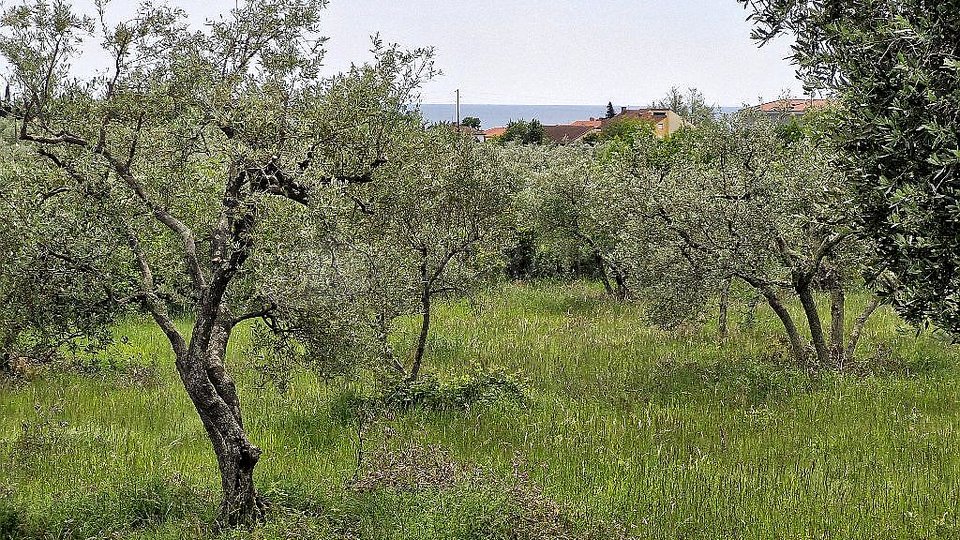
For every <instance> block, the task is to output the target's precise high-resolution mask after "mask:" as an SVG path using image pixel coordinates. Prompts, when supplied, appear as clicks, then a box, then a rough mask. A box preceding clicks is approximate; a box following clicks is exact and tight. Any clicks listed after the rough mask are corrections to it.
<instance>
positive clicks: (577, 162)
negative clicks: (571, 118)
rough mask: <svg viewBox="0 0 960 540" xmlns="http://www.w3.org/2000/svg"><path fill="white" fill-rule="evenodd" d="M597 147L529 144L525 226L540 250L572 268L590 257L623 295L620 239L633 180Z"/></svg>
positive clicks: (523, 203) (624, 274)
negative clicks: (601, 155)
mask: <svg viewBox="0 0 960 540" xmlns="http://www.w3.org/2000/svg"><path fill="white" fill-rule="evenodd" d="M597 153H598V150H595V149H593V148H591V147H589V146H577V145H572V146H570V145H567V146H557V147H549V148H532V149H529V150H527V152H526V155H525V156H524V157H523V163H525V164H526V169H525V174H526V182H525V186H524V191H523V192H522V193H521V195H520V203H519V204H520V207H521V208H522V211H521V212H520V213H519V215H520V216H521V217H522V220H523V221H522V223H521V229H522V230H529V231H531V232H532V233H533V235H534V237H535V238H536V242H537V249H538V252H539V253H544V254H552V255H553V256H554V257H555V258H556V259H557V260H559V261H561V263H562V264H563V265H564V266H566V267H568V268H573V267H576V266H578V265H581V264H583V262H584V261H586V262H587V264H589V265H590V267H591V268H593V269H596V271H597V272H598V273H599V277H600V278H601V279H602V281H603V282H604V284H605V286H606V287H607V289H608V292H610V293H611V294H616V295H618V296H619V297H620V298H624V297H626V295H627V290H626V279H627V268H626V265H625V261H624V259H623V253H622V252H621V251H620V250H619V245H620V240H621V234H620V233H621V230H622V228H621V226H622V224H623V219H624V218H625V213H628V212H630V209H629V208H628V206H627V205H629V202H628V200H629V198H628V196H627V191H628V190H629V188H630V185H629V182H625V181H624V180H625V179H626V178H625V177H623V176H619V175H618V174H616V172H615V171H611V170H610V169H609V168H607V167H604V166H603V165H602V164H601V163H600V161H599V159H598V158H597Z"/></svg>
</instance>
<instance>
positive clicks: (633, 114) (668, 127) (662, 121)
mask: <svg viewBox="0 0 960 540" xmlns="http://www.w3.org/2000/svg"><path fill="white" fill-rule="evenodd" d="M628 118H629V119H636V120H644V121H647V122H650V123H651V124H652V125H653V133H654V135H656V136H657V137H659V138H661V139H662V138H664V137H667V136H669V135H673V134H674V133H675V132H676V131H677V130H678V129H680V128H681V127H683V126H684V125H686V124H687V122H686V120H684V119H683V118H682V117H681V116H680V115H679V114H677V113H675V112H673V111H671V110H670V109H628V108H626V107H622V108H621V109H620V113H619V114H617V115H616V116H614V117H613V118H606V119H603V120H601V121H600V122H601V125H603V126H606V125H608V124H610V123H612V122H616V121H618V120H624V119H628Z"/></svg>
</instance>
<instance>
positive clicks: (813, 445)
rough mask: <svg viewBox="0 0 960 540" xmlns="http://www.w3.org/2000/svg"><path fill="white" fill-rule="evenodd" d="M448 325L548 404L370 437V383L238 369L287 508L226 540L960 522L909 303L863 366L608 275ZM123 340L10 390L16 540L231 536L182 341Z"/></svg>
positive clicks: (4, 522)
mask: <svg viewBox="0 0 960 540" xmlns="http://www.w3.org/2000/svg"><path fill="white" fill-rule="evenodd" d="M862 300H863V299H860V298H854V300H853V302H852V303H853V304H854V305H857V304H860V303H861V302H862ZM737 318H738V317H734V319H735V322H736V319H737ZM412 323H413V321H411V325H410V328H409V329H406V330H404V331H402V332H398V335H397V336H396V339H397V340H398V343H400V344H401V345H403V344H406V343H409V342H410V341H411V339H412V331H411V330H412V327H413V324H412ZM435 324H436V326H435V332H434V333H433V335H432V338H431V341H430V344H429V350H428V358H427V363H428V368H429V369H430V370H431V371H433V372H434V373H435V374H436V375H437V376H438V377H439V378H440V379H441V380H447V379H451V378H455V377H457V376H459V375H461V374H462V373H464V372H466V371H468V370H470V369H473V368H472V367H471V366H474V365H481V366H485V367H488V368H489V367H493V366H499V367H502V368H504V369H506V370H508V371H510V372H515V373H516V374H517V375H518V376H520V377H522V378H524V379H525V380H526V381H527V382H526V389H527V393H528V396H529V398H530V399H529V403H527V404H525V405H518V404H512V403H509V402H504V403H494V404H488V405H482V406H476V407H472V408H469V409H466V410H452V411H434V410H422V409H417V410H412V411H407V412H403V413H398V414H396V415H394V416H392V417H390V418H386V419H381V420H379V421H377V422H375V423H373V424H372V425H367V426H365V427H364V429H362V430H360V429H358V427H357V425H356V424H354V423H353V422H352V421H350V420H349V419H345V418H344V416H343V415H342V414H340V411H341V409H342V408H343V404H344V403H345V402H346V397H345V396H349V395H354V394H357V393H363V392H367V391H368V389H367V388H366V387H365V386H364V385H363V384H362V383H360V382H352V383H349V384H347V383H344V382H342V381H334V382H330V383H325V382H323V381H320V380H318V379H317V378H316V377H314V376H312V375H311V374H310V373H307V372H301V373H298V374H297V376H296V378H295V380H294V381H293V384H292V385H291V387H290V388H289V390H288V391H287V392H286V393H281V392H278V391H277V389H276V388H274V387H273V386H271V385H266V386H262V387H261V385H258V384H256V376H255V375H254V374H253V373H251V372H250V371H249V370H245V371H244V370H239V369H237V370H235V371H238V372H241V371H242V373H243V374H242V375H240V383H241V391H242V399H243V403H244V407H245V415H246V422H247V426H248V429H249V431H250V433H251V437H252V439H253V440H254V442H256V443H257V444H259V445H260V446H261V447H262V448H263V449H264V457H263V459H262V461H261V463H260V465H259V467H258V469H257V470H258V482H259V485H260V487H261V489H262V491H263V492H264V494H265V495H266V497H267V498H268V500H269V501H270V503H271V507H270V514H269V516H270V517H269V521H268V523H266V524H265V525H264V527H262V528H261V529H258V530H256V531H252V532H251V531H234V532H228V533H220V536H223V537H238V538H291V539H293V538H366V539H380V538H397V539H401V538H403V539H414V538H463V539H467V538H471V539H480V538H517V539H520V538H588V537H593V538H608V537H609V538H620V537H630V538H717V539H720V538H757V539H761V538H763V539H767V538H811V539H812V538H831V539H832V538H838V539H839V538H843V539H846V538H944V539H947V538H957V537H960V504H958V502H960V485H958V480H960V403H958V399H960V388H958V386H960V362H958V358H957V349H956V348H955V347H953V346H950V345H949V344H947V343H946V342H945V341H944V340H943V339H941V338H939V337H937V336H934V335H931V334H923V335H921V336H919V337H917V336H916V334H915V333H914V332H913V331H912V330H910V329H909V328H906V327H904V326H903V325H902V323H900V322H899V320H898V319H897V318H896V317H895V316H894V315H893V314H892V313H891V312H889V311H888V310H882V311H880V312H879V313H878V314H877V315H876V316H875V318H874V319H873V320H872V322H871V323H870V325H869V327H868V331H867V332H866V335H865V337H864V340H863V342H862V343H861V349H860V350H861V355H862V356H863V357H865V358H869V359H870V361H869V362H865V363H864V365H862V366H860V368H859V369H857V370H855V371H856V372H855V373H849V374H844V375H837V374H826V375H812V374H809V373H806V372H804V371H802V370H798V369H795V368H793V367H790V366H789V364H788V362H786V361H785V360H784V359H783V356H782V355H781V354H780V351H781V350H783V349H784V345H783V344H782V343H781V340H780V338H779V337H778V336H779V335H780V332H779V329H778V327H777V325H776V321H775V320H774V319H773V317H772V314H771V313H769V312H768V311H767V310H765V309H760V310H759V313H758V315H757V319H756V321H755V323H753V324H750V325H746V324H735V325H734V331H733V335H732V337H731V339H730V340H729V341H728V342H726V343H725V344H724V345H722V346H721V345H718V343H717V339H716V331H715V329H714V328H713V327H712V326H711V325H710V324H707V325H706V327H704V328H700V327H691V328H685V329H678V330H673V331H664V330H659V329H656V328H653V327H651V326H649V325H647V324H645V323H644V322H643V317H642V313H641V311H640V309H639V308H637V307H635V306H630V305H620V304H617V303H615V302H612V301H608V300H605V299H604V298H603V297H602V295H601V294H600V291H599V289H598V288H597V287H595V286H593V285H591V284H574V285H562V286H561V285H538V286H523V285H510V286H506V287H505V288H504V289H502V290H498V291H495V292H491V293H488V294H487V295H484V296H483V297H481V298H480V299H479V303H478V304H477V305H476V306H471V305H470V304H468V303H466V302H459V303H448V304H445V305H443V306H442V307H441V308H440V309H439V310H438V313H437V316H436V323H435ZM118 332H119V333H121V334H123V335H126V336H128V337H129V345H128V346H126V347H119V348H118V349H117V350H116V351H114V353H113V354H114V356H115V359H116V360H115V363H116V364H117V369H112V370H111V369H105V370H103V371H102V372H99V373H93V374H85V375H84V374H76V373H48V374H42V375H40V376H38V377H37V378H36V379H35V380H32V381H29V382H21V383H16V384H13V383H8V384H6V385H5V386H2V387H0V538H4V537H6V538H51V539H53V538H91V537H92V538H100V537H103V538H164V539H166V538H171V539H172V538H207V537H211V536H213V535H214V533H213V532H212V531H211V530H210V529H209V525H208V523H209V522H210V520H211V519H212V515H213V512H214V511H215V507H216V504H217V500H218V487H219V479H218V477H217V476H216V467H215V461H214V459H213V455H212V452H211V451H210V449H209V447H208V443H207V440H206V437H205V434H204V431H203V429H202V427H201V425H200V422H199V420H198V419H197V418H196V414H195V413H194V411H193V409H192V407H191V405H190V404H189V401H188V400H187V398H186V396H185V394H184V392H183V390H182V389H181V387H180V386H179V382H178V380H177V378H176V374H175V371H174V369H173V366H172V361H171V359H170V356H171V355H170V353H169V351H168V345H167V344H166V342H165V341H164V340H163V338H162V335H161V334H160V333H159V331H157V330H156V329H155V328H154V327H152V326H151V325H149V324H146V323H142V324H140V323H129V324H126V325H124V326H123V327H122V328H120V329H119V330H118ZM247 339H248V338H247V332H246V331H241V332H239V333H238V335H237V336H236V337H235V339H234V341H233V342H232V344H231V354H230V361H231V362H232V363H234V364H240V363H243V362H244V360H243V359H244V358H245V354H244V352H245V349H246V347H247V344H246V342H247ZM140 365H142V366H147V367H146V368H136V366H140ZM151 366H153V367H151ZM361 438H362V440H363V443H362V447H363V456H364V457H363V458H362V459H361V466H360V468H359V470H358V467H357V462H358V457H357V454H358V448H359V447H360V446H361V444H360V440H361Z"/></svg>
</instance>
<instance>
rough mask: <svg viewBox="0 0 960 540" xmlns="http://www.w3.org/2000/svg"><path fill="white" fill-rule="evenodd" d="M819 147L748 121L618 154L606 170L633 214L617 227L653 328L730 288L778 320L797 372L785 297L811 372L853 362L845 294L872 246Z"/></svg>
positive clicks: (728, 121)
mask: <svg viewBox="0 0 960 540" xmlns="http://www.w3.org/2000/svg"><path fill="white" fill-rule="evenodd" d="M814 131H815V130H814ZM817 143H818V140H817V139H816V138H815V137H814V136H810V137H804V138H803V139H802V140H799V141H795V142H793V143H790V142H788V141H784V140H783V139H782V138H781V137H780V136H778V133H777V127H776V125H775V124H773V123H772V122H770V121H768V120H767V119H765V118H763V117H761V116H757V115H752V114H751V113H749V112H744V113H741V114H738V115H734V116H730V117H726V118H724V119H721V120H718V121H717V122H711V123H704V124H701V125H700V126H698V127H697V128H695V129H692V130H688V132H687V133H686V134H684V136H683V138H682V139H680V140H679V141H677V143H673V144H669V145H664V144H660V143H657V142H654V143H651V142H650V141H648V140H646V139H642V138H637V139H634V143H633V145H632V147H631V148H630V149H629V150H622V149H619V148H618V149H615V151H614V153H613V154H612V158H613V160H614V161H620V162H622V163H623V165H622V167H623V168H624V170H626V171H629V174H630V175H631V176H633V177H634V178H635V181H636V182H637V183H638V186H637V187H636V188H635V189H634V190H633V191H632V192H631V193H633V194H634V195H635V197H634V198H633V199H632V200H631V207H632V208H633V209H634V210H635V212H634V213H633V214H631V215H630V216H629V217H628V219H625V220H622V221H621V223H622V226H623V230H624V231H625V232H623V233H622V234H623V235H624V236H626V237H627V238H629V239H631V240H632V241H631V242H627V243H625V244H624V246H625V249H628V250H629V249H635V250H638V251H637V252H636V253H635V254H633V255H632V256H630V257H628V260H630V261H632V262H633V263H634V265H635V268H634V269H633V271H632V272H630V275H631V278H632V279H634V280H636V285H635V288H636V289H637V290H638V291H640V292H642V294H643V296H645V297H646V298H647V301H648V302H649V305H651V306H652V307H653V313H654V314H655V315H656V317H657V318H658V320H661V321H663V322H666V323H673V324H675V323H677V322H679V321H681V320H685V319H688V318H690V317H696V316H700V315H701V314H702V312H703V310H702V306H703V305H704V304H705V303H707V302H708V301H709V300H710V298H711V297H714V296H717V295H721V294H722V291H723V290H724V289H726V288H728V283H729V282H730V280H738V281H741V282H743V283H745V284H747V285H748V286H750V287H752V288H754V289H755V290H756V291H757V292H758V293H760V294H761V295H762V296H763V297H764V298H765V299H766V301H767V302H768V303H769V304H770V306H771V307H772V308H773V309H774V310H775V311H776V312H777V313H778V315H779V316H780V317H781V319H782V322H783V324H784V329H785V331H786V333H787V335H788V337H789V339H790V344H791V348H792V352H793V356H794V358H795V359H796V360H797V361H798V362H800V363H806V356H807V353H806V350H805V345H804V344H803V343H802V340H801V337H800V333H799V332H798V331H797V329H796V324H795V322H794V320H793V317H792V315H791V314H790V313H789V312H788V311H787V310H785V309H784V308H783V305H782V304H783V302H782V300H781V298H780V296H779V295H780V294H781V293H783V292H787V293H788V294H795V295H797V297H798V298H799V299H800V300H801V304H802V305H803V307H804V315H805V317H806V319H807V328H808V329H809V331H810V334H811V337H812V342H813V345H814V349H815V353H816V355H815V360H814V365H817V366H827V365H833V366H839V365H842V363H843V359H845V358H846V357H848V356H852V348H855V347H856V339H855V338H854V337H853V336H856V335H859V333H858V332H859V331H858V330H856V329H855V330H854V334H853V335H851V343H849V344H848V343H846V341H845V337H844V336H845V327H844V325H845V323H844V322H843V317H844V313H843V294H844V292H843V291H844V289H845V288H848V287H849V286H850V285H849V284H850V283H852V282H854V280H855V278H856V276H857V274H858V271H859V269H860V264H861V259H862V253H863V252H864V251H865V249H867V248H868V245H867V244H865V243H864V242H862V241H860V240H858V238H857V236H856V235H855V234H854V232H853V231H852V229H851V219H850V217H849V214H848V213H847V206H848V205H847V204H846V201H848V200H849V197H850V194H849V192H848V188H847V183H846V179H845V177H844V176H843V175H840V174H837V173H836V172H835V171H834V170H833V169H832V168H831V167H830V166H829V159H830V155H829V154H826V153H825V150H823V149H822V148H821V147H820V146H819V145H818V144H817ZM654 239H659V241H657V240H654ZM637 240H639V241H637ZM819 286H822V287H824V288H827V289H830V290H833V291H834V296H833V297H832V302H833V308H834V309H835V310H837V311H836V312H834V315H833V320H835V321H837V326H836V327H832V328H831V336H830V340H832V342H830V343H828V339H827V337H826V336H825V334H824V330H823V324H822V322H821V319H820V315H819V313H818V310H817V307H816V300H815V299H814V295H813V290H814V289H815V288H817V287H819ZM872 309H873V308H870V309H869V310H868V311H870V313H872ZM866 316H869V313H868V314H867V315H866ZM848 345H849V346H848ZM831 351H832V352H831Z"/></svg>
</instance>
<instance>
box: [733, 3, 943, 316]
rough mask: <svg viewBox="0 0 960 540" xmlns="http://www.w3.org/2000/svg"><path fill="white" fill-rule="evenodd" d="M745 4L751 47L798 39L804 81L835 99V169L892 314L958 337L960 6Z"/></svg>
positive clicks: (797, 55)
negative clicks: (869, 242)
mask: <svg viewBox="0 0 960 540" xmlns="http://www.w3.org/2000/svg"><path fill="white" fill-rule="evenodd" d="M738 1H739V2H740V3H741V4H743V5H744V6H745V7H747V8H748V10H749V11H750V12H751V18H752V20H753V21H754V22H755V23H756V31H755V33H754V37H755V38H756V39H758V40H760V41H762V42H765V41H767V40H769V39H772V38H773V37H775V36H777V35H780V34H787V35H789V36H790V37H791V38H795V43H794V46H793V55H792V57H793V60H794V62H795V63H796V64H797V66H798V67H799V69H800V72H801V73H802V74H803V75H804V77H805V79H806V82H807V84H808V85H809V86H810V87H811V88H812V89H820V90H826V91H827V92H830V93H833V94H835V95H836V97H837V99H838V100H839V101H840V104H841V113H840V114H838V115H837V116H836V118H835V121H834V128H835V129H834V130H833V132H832V133H831V135H832V138H833V140H834V142H836V143H837V145H838V146H839V149H840V154H839V159H838V160H837V164H838V165H839V166H840V167H842V168H843V169H844V170H845V171H846V172H847V173H848V178H849V180H850V182H851V183H852V185H853V188H854V189H853V191H852V192H853V194H854V195H855V196H854V198H853V202H854V203H855V204H856V207H857V208H858V216H857V217H858V221H859V226H860V227H861V229H862V230H864V231H865V232H866V233H867V234H868V235H869V236H870V237H871V238H872V239H873V241H874V243H875V255H876V257H875V258H874V259H875V260H874V261H873V264H872V265H871V266H872V274H873V275H884V274H889V275H891V276H892V277H893V279H892V280H890V281H889V283H891V284H892V287H888V288H887V290H886V293H887V294H888V295H889V298H890V300H891V302H892V304H893V306H894V307H895V308H896V309H897V311H898V312H899V313H900V314H901V315H903V316H904V317H906V318H907V319H909V320H911V321H913V322H916V323H927V322H932V323H934V324H937V325H939V326H941V327H943V328H945V329H947V330H949V331H951V332H953V333H960V234H958V229H957V207H958V204H960V196H958V193H960V177H958V174H957V171H958V169H960V93H958V92H957V88H958V83H960V5H958V3H957V2H956V1H955V0H950V1H944V2H929V1H926V0H823V1H817V2H813V1H808V0H738Z"/></svg>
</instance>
